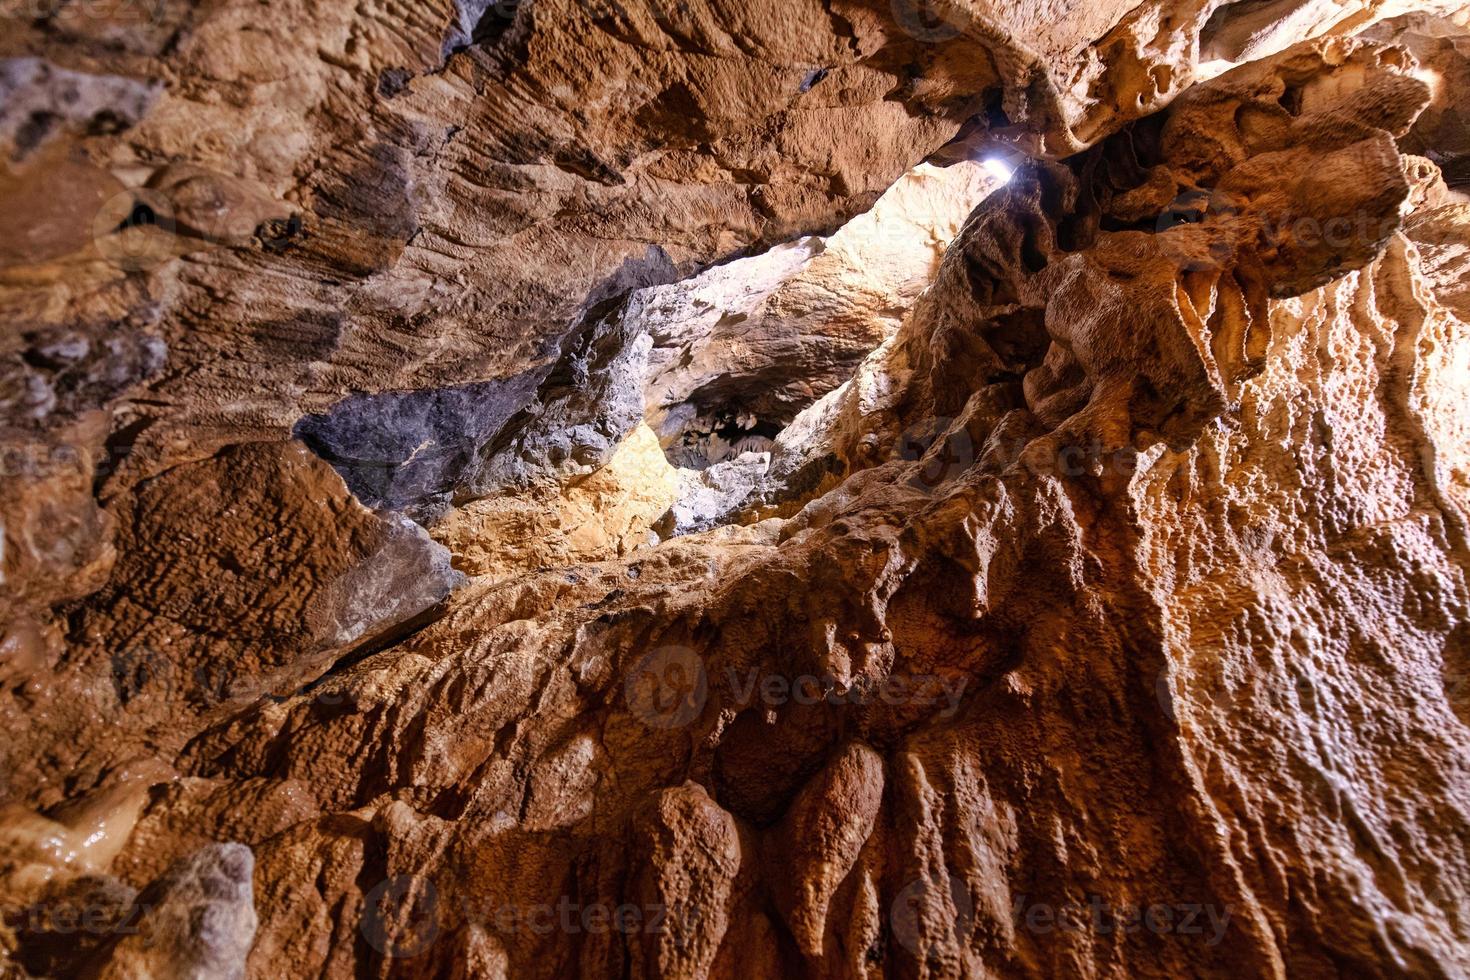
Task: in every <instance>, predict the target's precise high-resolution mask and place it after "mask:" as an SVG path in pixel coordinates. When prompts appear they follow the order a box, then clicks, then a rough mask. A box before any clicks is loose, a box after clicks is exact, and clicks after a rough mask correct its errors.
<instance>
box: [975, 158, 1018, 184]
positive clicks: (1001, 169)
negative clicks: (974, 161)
mask: <svg viewBox="0 0 1470 980" xmlns="http://www.w3.org/2000/svg"><path fill="white" fill-rule="evenodd" d="M980 165H981V166H983V167H984V168H985V169H986V170H989V171H990V172H991V173H992V174H993V175H995V179H996V180H998V181H1000V182H1001V183H1002V184H1004V183H1005V182H1006V181H1008V180H1010V179H1011V174H1013V173H1015V172H1016V168H1015V167H1013V166H1011V165H1010V164H1009V163H1008V162H1006V161H1005V160H1002V159H1001V158H1000V157H986V158H985V160H983V161H982V162H981V164H980Z"/></svg>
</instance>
